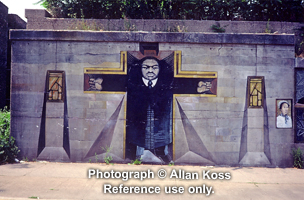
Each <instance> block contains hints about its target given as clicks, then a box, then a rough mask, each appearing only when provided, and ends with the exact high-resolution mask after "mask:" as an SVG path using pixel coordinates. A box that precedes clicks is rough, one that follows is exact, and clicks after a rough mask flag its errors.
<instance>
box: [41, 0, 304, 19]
mask: <svg viewBox="0 0 304 200" xmlns="http://www.w3.org/2000/svg"><path fill="white" fill-rule="evenodd" d="M37 1H38V0H37ZM37 4H41V5H42V6H44V7H45V8H46V9H47V10H48V11H49V12H51V13H52V14H53V15H54V17H70V18H73V17H77V18H82V17H83V18H87V19H90V18H95V19H121V18H125V17H127V18H129V19H194V20H233V19H236V18H237V19H242V20H248V21H267V20H268V19H270V20H271V21H294V22H303V6H302V5H303V0H269V1H266V0H184V1H181V0H158V1H156V0H115V1H114V0H39V1H38V2H37Z"/></svg>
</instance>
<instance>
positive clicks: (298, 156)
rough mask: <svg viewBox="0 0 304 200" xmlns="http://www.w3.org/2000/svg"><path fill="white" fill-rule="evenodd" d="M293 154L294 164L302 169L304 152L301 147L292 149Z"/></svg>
mask: <svg viewBox="0 0 304 200" xmlns="http://www.w3.org/2000/svg"><path fill="white" fill-rule="evenodd" d="M292 156H293V166H294V167H296V168H299V169H302V168H303V167H304V161H303V153H302V150H301V149H300V147H299V148H298V149H292Z"/></svg>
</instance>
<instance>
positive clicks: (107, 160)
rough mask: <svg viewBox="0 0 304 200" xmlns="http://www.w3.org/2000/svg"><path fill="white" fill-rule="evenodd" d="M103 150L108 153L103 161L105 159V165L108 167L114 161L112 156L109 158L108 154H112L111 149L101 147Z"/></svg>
mask: <svg viewBox="0 0 304 200" xmlns="http://www.w3.org/2000/svg"><path fill="white" fill-rule="evenodd" d="M101 148H102V150H104V151H106V155H105V157H104V158H103V159H104V161H105V163H106V164H107V165H108V164H110V162H111V161H112V160H113V158H112V156H108V153H110V151H111V148H110V147H108V146H106V147H101Z"/></svg>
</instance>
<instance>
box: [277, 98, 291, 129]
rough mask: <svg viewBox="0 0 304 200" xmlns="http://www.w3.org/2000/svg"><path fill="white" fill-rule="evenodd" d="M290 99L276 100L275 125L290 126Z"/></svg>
mask: <svg viewBox="0 0 304 200" xmlns="http://www.w3.org/2000/svg"><path fill="white" fill-rule="evenodd" d="M291 106H292V99H277V100H276V127H277V128H292V107H291Z"/></svg>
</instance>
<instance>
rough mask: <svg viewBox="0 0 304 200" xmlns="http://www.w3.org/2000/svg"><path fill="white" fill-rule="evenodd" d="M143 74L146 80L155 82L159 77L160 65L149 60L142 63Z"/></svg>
mask: <svg viewBox="0 0 304 200" xmlns="http://www.w3.org/2000/svg"><path fill="white" fill-rule="evenodd" d="M141 72H142V75H143V77H144V78H145V79H148V80H153V79H156V78H157V77H158V74H159V65H158V63H157V61H156V60H153V59H147V60H145V61H144V62H143V63H142V66H141Z"/></svg>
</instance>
